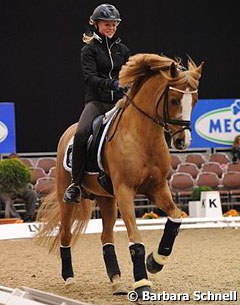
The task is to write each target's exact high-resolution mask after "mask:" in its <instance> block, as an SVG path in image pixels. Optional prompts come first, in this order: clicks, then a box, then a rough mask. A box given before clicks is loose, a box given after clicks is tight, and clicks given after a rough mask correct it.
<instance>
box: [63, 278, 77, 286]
mask: <svg viewBox="0 0 240 305" xmlns="http://www.w3.org/2000/svg"><path fill="white" fill-rule="evenodd" d="M74 284H75V280H74V278H73V277H69V278H67V279H66V281H65V287H70V286H72V285H74Z"/></svg>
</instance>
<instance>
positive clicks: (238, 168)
mask: <svg viewBox="0 0 240 305" xmlns="http://www.w3.org/2000/svg"><path fill="white" fill-rule="evenodd" d="M226 171H227V172H232V171H234V172H240V163H232V162H231V163H228V164H227V167H226Z"/></svg>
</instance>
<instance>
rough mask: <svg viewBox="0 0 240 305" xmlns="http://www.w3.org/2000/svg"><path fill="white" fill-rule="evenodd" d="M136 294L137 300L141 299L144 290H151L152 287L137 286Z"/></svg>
mask: <svg viewBox="0 0 240 305" xmlns="http://www.w3.org/2000/svg"><path fill="white" fill-rule="evenodd" d="M135 291H136V293H137V295H138V300H142V299H143V294H144V292H149V293H151V292H153V290H152V287H151V286H142V287H138V288H136V289H135Z"/></svg>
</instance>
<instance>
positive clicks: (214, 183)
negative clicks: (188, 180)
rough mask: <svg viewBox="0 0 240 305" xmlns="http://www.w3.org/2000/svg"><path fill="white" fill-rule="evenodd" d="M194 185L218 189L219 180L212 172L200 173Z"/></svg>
mask: <svg viewBox="0 0 240 305" xmlns="http://www.w3.org/2000/svg"><path fill="white" fill-rule="evenodd" d="M196 185H197V186H210V187H211V188H213V189H218V188H219V187H220V185H221V179H220V178H219V177H218V175H217V174H216V173H214V172H200V173H199V174H198V175H197V178H196Z"/></svg>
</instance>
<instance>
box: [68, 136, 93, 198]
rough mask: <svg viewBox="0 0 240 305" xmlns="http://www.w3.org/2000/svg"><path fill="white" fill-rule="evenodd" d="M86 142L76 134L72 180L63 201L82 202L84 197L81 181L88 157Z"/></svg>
mask: <svg viewBox="0 0 240 305" xmlns="http://www.w3.org/2000/svg"><path fill="white" fill-rule="evenodd" d="M86 150H87V149H86V145H85V143H82V142H80V141H79V139H78V137H77V136H76V135H75V137H74V142H73V152H72V181H71V184H70V185H69V187H68V188H67V189H66V191H65V193H64V196H63V201H64V202H70V203H80V201H81V197H82V191H81V187H80V186H81V182H82V179H83V174H84V167H85V164H86V159H87V151H86Z"/></svg>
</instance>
